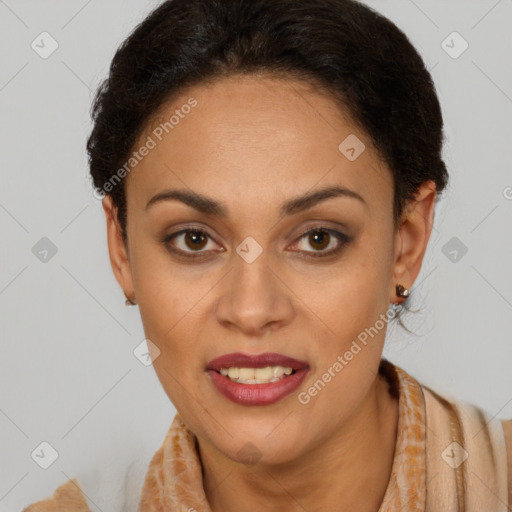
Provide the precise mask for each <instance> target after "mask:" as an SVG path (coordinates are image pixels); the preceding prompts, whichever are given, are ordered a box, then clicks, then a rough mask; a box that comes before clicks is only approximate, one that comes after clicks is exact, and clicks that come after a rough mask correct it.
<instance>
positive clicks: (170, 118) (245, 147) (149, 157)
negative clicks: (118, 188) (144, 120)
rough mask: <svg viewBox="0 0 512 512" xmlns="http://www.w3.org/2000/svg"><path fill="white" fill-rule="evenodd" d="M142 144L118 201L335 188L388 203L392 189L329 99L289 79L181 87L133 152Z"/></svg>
mask: <svg viewBox="0 0 512 512" xmlns="http://www.w3.org/2000/svg"><path fill="white" fill-rule="evenodd" d="M144 145H146V146H148V147H149V146H151V149H150V150H149V151H146V152H145V153H146V155H145V156H144V157H142V158H141V159H140V160H137V162H136V165H135V166H134V167H133V171H131V172H130V174H129V176H128V180H127V195H128V201H129V202H131V203H136V204H138V206H140V207H142V206H143V205H145V201H146V202H147V200H149V198H150V197H152V196H153V195H154V194H156V193H158V192H159V191H161V190H162V189H164V188H190V189H192V190H194V191H197V192H200V193H205V194H208V195H210V196H212V195H214V196H216V197H218V198H219V199H221V200H222V201H223V202H227V203H229V202H233V201H238V202H244V201H245V202H253V201H258V199H261V197H263V196H264V197H273V198H276V199H277V198H280V199H282V198H284V197H292V196H295V195H297V194H299V193H301V192H305V191H307V190H310V189H312V188H314V187H315V186H322V187H323V186H326V185H335V184H337V185H341V186H344V187H347V188H350V189H353V190H355V191H357V192H358V193H359V194H360V195H362V196H363V197H365V196H372V198H373V199H374V200H378V199H379V195H380V196H381V199H382V200H383V201H384V200H385V201H389V197H388V196H389V194H390V193H391V190H392V186H391V179H390V174H389V172H387V171H386V169H385V168H384V167H385V166H384V165H383V163H382V162H381V161H380V159H379V158H378V156H377V154H376V152H375V150H374V148H373V146H372V144H371V140H370V139H369V137H368V135H367V134H366V133H365V132H364V131H362V130H361V129H360V128H358V127H356V126H355V125H354V124H353V123H352V122H351V121H350V119H349V116H348V115H347V113H346V112H345V111H343V110H342V108H340V106H339V105H338V104H337V103H335V101H334V100H333V99H332V98H331V97H329V96H328V95H326V94H322V93H321V92H319V91H315V90H314V88H313V87H312V86H311V84H308V83H306V82H302V81H299V80H295V79H284V78H270V77H255V76H252V75H251V76H237V77H230V78H223V79H221V80H216V81H215V82H213V83H209V84H200V85H197V86H193V87H190V88H188V89H187V90H186V91H184V92H183V93H182V94H180V95H179V96H176V97H174V98H173V99H172V100H170V101H168V102H166V103H165V104H164V105H163V106H162V107H161V108H160V110H159V112H158V115H157V116H156V117H154V118H153V119H152V121H151V123H150V124H149V125H148V127H147V128H146V129H145V131H144V132H143V133H142V134H141V136H140V137H139V140H138V141H137V144H136V145H135V147H134V150H137V149H138V148H142V147H143V146H144ZM354 157H355V158H354ZM242 192H243V193H242Z"/></svg>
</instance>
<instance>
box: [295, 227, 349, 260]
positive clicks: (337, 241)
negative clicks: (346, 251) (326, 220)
mask: <svg viewBox="0 0 512 512" xmlns="http://www.w3.org/2000/svg"><path fill="white" fill-rule="evenodd" d="M303 239H305V242H306V243H305V244H302V245H303V247H304V245H309V246H310V247H313V249H314V250H313V251H308V250H307V249H304V248H299V250H300V251H301V252H303V253H308V255H307V257H309V256H311V257H313V258H317V257H323V256H331V255H333V254H336V253H338V252H339V251H341V249H343V247H345V246H346V245H347V244H348V243H349V242H350V241H351V238H350V237H348V236H347V235H345V234H343V233H340V232H339V231H336V230H334V229H329V228H324V227H322V226H319V227H315V228H313V229H309V230H308V231H306V232H304V233H302V234H301V235H300V237H299V239H298V242H296V243H295V245H299V246H300V245H301V244H300V242H301V241H302V240H303ZM326 249H327V250H326Z"/></svg>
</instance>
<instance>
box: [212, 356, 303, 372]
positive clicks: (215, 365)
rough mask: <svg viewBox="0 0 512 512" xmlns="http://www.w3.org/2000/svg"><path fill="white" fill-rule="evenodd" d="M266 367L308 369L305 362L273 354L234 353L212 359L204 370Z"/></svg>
mask: <svg viewBox="0 0 512 512" xmlns="http://www.w3.org/2000/svg"><path fill="white" fill-rule="evenodd" d="M266 366H285V367H289V368H292V369H293V370H301V369H303V368H308V367H309V365H308V363H307V362H305V361H299V360H298V359H294V358H293V357H288V356H284V355H282V354H276V353H274V352H265V353H263V354H258V355H254V354H242V353H241V352H234V353H231V354H224V355H223V356H220V357H216V358H215V359H212V360H211V361H210V362H209V363H208V365H207V366H206V369H207V370H215V371H217V372H218V371H220V369H221V368H231V367H236V368H265V367H266Z"/></svg>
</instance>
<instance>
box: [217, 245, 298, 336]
mask: <svg viewBox="0 0 512 512" xmlns="http://www.w3.org/2000/svg"><path fill="white" fill-rule="evenodd" d="M268 260H269V258H267V254H266V252H265V251H263V252H262V253H261V254H260V256H258V258H256V259H255V260H254V261H252V262H248V261H246V260H244V258H242V257H240V256H239V255H238V254H235V255H234V257H233V267H232V269H231V271H230V272H229V274H228V275H227V276H226V278H225V279H223V280H222V285H221V286H223V289H222V293H221V296H220V298H219V300H218V301H217V304H216V311H215V314H216V316H217V320H218V321H219V322H220V323H221V324H222V325H223V326H224V327H226V328H229V329H231V330H238V331H240V332H242V333H244V334H245V335H247V336H256V337H259V336H262V335H264V334H265V332H266V331H268V330H275V329H279V328H282V327H284V326H286V325H288V324H289V323H290V322H291V321H292V319H293V316H294V314H295V311H294V307H293V301H292V297H293V293H292V291H290V288H289V287H288V286H287V285H286V283H285V281H284V279H283V276H282V275H280V273H279V270H278V269H277V268H272V266H271V265H270V264H269V261H268Z"/></svg>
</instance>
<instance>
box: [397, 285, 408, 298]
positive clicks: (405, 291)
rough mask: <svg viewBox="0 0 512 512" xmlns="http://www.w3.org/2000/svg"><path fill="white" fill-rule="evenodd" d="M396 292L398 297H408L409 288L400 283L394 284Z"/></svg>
mask: <svg viewBox="0 0 512 512" xmlns="http://www.w3.org/2000/svg"><path fill="white" fill-rule="evenodd" d="M396 294H397V295H398V296H399V297H408V296H409V290H408V289H407V288H404V287H403V286H402V285H401V284H397V285H396Z"/></svg>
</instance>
